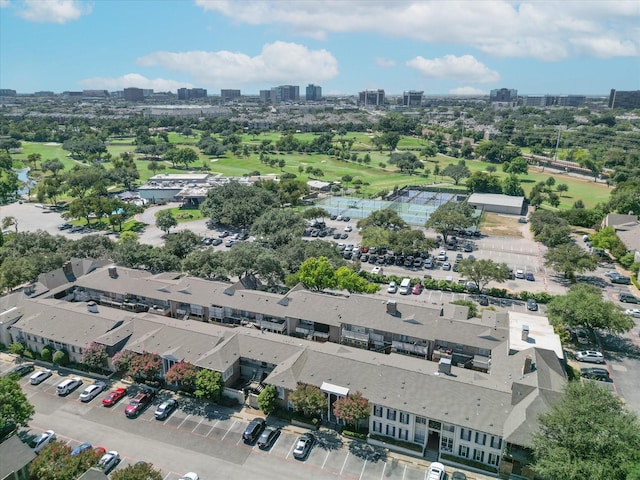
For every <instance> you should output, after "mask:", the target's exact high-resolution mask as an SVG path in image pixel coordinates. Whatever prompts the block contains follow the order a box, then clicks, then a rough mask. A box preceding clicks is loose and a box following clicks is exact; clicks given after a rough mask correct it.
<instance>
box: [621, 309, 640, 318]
mask: <svg viewBox="0 0 640 480" xmlns="http://www.w3.org/2000/svg"><path fill="white" fill-rule="evenodd" d="M624 313H625V314H627V315H631V316H632V317H635V318H640V308H627V309H626V310H625V311H624Z"/></svg>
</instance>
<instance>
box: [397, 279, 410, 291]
mask: <svg viewBox="0 0 640 480" xmlns="http://www.w3.org/2000/svg"><path fill="white" fill-rule="evenodd" d="M398 293H399V294H400V295H409V294H410V293H411V279H410V278H403V279H402V282H401V283H400V288H399V289H398Z"/></svg>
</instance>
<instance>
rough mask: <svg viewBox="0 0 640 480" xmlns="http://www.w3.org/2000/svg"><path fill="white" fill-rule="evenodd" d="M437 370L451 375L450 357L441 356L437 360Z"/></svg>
mask: <svg viewBox="0 0 640 480" xmlns="http://www.w3.org/2000/svg"><path fill="white" fill-rule="evenodd" d="M438 372H440V373H444V374H445V375H451V359H450V358H441V359H440V361H439V362H438Z"/></svg>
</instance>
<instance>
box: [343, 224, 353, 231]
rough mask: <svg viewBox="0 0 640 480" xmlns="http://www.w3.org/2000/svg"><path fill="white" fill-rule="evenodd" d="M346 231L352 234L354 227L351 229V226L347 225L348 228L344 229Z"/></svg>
mask: <svg viewBox="0 0 640 480" xmlns="http://www.w3.org/2000/svg"><path fill="white" fill-rule="evenodd" d="M344 231H345V232H351V231H353V227H351V225H347V226H346V227H344Z"/></svg>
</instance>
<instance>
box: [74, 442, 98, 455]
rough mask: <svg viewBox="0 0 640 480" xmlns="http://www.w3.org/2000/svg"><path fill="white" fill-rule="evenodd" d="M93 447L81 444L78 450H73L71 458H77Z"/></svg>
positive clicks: (88, 444)
mask: <svg viewBox="0 0 640 480" xmlns="http://www.w3.org/2000/svg"><path fill="white" fill-rule="evenodd" d="M92 448H93V447H92V445H91V444H90V443H87V442H85V443H81V444H80V445H78V446H77V447H76V448H74V449H73V450H71V456H72V457H75V456H76V455H80V454H81V453H82V452H84V451H85V450H91V449H92Z"/></svg>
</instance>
